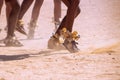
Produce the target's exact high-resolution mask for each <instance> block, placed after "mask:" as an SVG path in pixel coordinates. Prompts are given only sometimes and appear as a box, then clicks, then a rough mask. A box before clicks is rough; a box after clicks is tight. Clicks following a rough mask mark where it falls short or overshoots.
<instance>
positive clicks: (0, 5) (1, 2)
mask: <svg viewBox="0 0 120 80" xmlns="http://www.w3.org/2000/svg"><path fill="white" fill-rule="evenodd" d="M2 6H3V0H0V14H1V10H2Z"/></svg>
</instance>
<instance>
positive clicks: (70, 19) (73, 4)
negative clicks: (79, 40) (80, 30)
mask: <svg viewBox="0 0 120 80" xmlns="http://www.w3.org/2000/svg"><path fill="white" fill-rule="evenodd" d="M62 1H63V2H64V4H65V5H66V6H67V7H68V10H67V14H66V16H65V17H64V19H63V20H62V22H61V24H60V26H59V28H58V30H57V32H56V33H58V34H59V31H60V30H61V29H62V28H64V27H65V28H67V30H69V31H70V32H72V27H73V23H74V19H75V17H77V15H78V14H79V13H80V8H79V0H62Z"/></svg>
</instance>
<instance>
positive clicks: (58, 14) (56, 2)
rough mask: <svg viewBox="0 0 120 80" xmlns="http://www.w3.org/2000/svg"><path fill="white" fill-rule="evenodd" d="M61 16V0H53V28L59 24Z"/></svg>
mask: <svg viewBox="0 0 120 80" xmlns="http://www.w3.org/2000/svg"><path fill="white" fill-rule="evenodd" d="M60 18H61V0H54V24H55V30H57V27H58V26H59V25H60Z"/></svg>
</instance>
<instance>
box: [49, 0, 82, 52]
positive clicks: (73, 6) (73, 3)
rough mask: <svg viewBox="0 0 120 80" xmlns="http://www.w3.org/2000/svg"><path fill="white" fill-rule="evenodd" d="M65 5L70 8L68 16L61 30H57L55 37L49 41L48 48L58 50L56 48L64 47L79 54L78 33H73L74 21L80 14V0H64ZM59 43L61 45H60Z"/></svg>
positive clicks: (62, 23) (61, 25) (60, 27)
mask: <svg viewBox="0 0 120 80" xmlns="http://www.w3.org/2000/svg"><path fill="white" fill-rule="evenodd" d="M62 1H63V2H64V4H65V5H66V6H67V7H68V9H67V13H66V16H65V17H64V18H63V20H62V22H61V24H60V26H59V28H58V29H57V31H56V33H55V35H53V36H52V37H51V38H50V40H49V41H48V48H50V49H54V48H55V49H56V47H61V48H62V47H63V46H61V44H63V45H64V47H65V48H66V49H67V50H68V51H70V52H72V53H73V52H78V51H79V49H78V48H77V46H76V44H77V42H76V41H75V40H76V39H78V38H79V35H77V32H74V33H72V28H73V23H74V19H75V18H76V17H77V15H78V14H79V13H80V9H79V2H80V0H62ZM58 43H61V44H60V45H58Z"/></svg>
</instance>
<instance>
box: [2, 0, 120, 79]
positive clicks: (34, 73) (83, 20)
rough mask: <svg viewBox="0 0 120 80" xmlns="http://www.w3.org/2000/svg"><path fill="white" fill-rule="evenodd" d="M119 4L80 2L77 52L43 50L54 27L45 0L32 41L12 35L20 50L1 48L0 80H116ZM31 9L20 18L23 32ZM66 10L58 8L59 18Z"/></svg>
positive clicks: (119, 65) (115, 0) (119, 49)
mask: <svg viewBox="0 0 120 80" xmlns="http://www.w3.org/2000/svg"><path fill="white" fill-rule="evenodd" d="M119 4H120V1H119V0H94V2H93V0H81V4H80V5H81V14H80V15H79V16H78V17H77V18H76V20H75V24H74V28H73V29H74V30H77V31H78V32H79V34H80V35H81V38H80V40H79V41H78V42H79V45H78V47H79V48H80V52H78V53H74V54H73V53H69V52H68V51H67V50H65V51H54V50H48V49H47V41H48V39H49V38H50V36H51V35H52V32H53V30H54V24H53V23H52V17H53V3H52V1H51V0H45V1H44V4H43V6H42V9H41V13H40V16H39V20H38V27H37V28H36V34H35V39H34V40H27V39H26V36H24V35H21V34H19V33H17V32H16V36H17V37H18V39H19V40H20V41H21V43H23V44H24V46H23V47H2V46H3V44H2V43H0V46H1V47H0V80H120V5H119ZM4 9H5V6H4V7H3V9H2V15H1V16H0V28H1V29H2V32H1V33H0V39H4V38H5V36H6V32H5V31H4V30H3V29H4V27H5V26H6V19H5V10H4ZM31 10H32V7H31V8H30V9H29V11H28V12H27V13H26V15H25V16H24V19H23V20H24V21H25V27H26V31H27V30H28V29H27V28H28V23H29V20H30V15H31ZM65 13H66V7H65V6H64V5H63V7H62V17H63V16H64V14H65Z"/></svg>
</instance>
